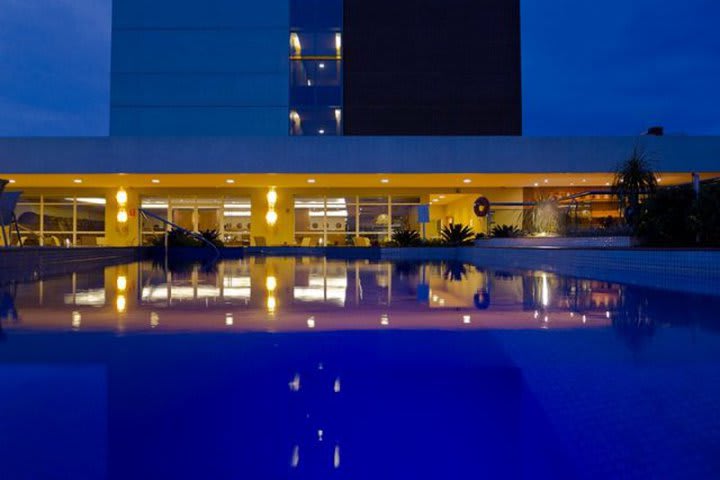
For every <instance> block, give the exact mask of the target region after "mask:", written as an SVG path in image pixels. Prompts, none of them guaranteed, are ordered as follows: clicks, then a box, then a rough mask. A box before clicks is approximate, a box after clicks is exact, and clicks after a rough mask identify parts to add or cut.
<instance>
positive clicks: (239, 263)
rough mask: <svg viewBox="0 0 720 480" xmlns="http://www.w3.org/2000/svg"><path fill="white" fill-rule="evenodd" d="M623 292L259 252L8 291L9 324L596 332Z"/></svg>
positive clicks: (468, 269)
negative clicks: (210, 262)
mask: <svg viewBox="0 0 720 480" xmlns="http://www.w3.org/2000/svg"><path fill="white" fill-rule="evenodd" d="M622 292H623V287H622V286H620V285H613V284H608V283H605V282H597V281H592V280H581V279H571V278H564V277H559V276H556V275H553V274H550V273H546V272H536V271H522V272H520V271H518V272H509V271H492V270H484V269H481V268H478V267H475V266H473V265H467V264H462V263H454V262H445V263H397V264H395V263H391V262H374V261H369V260H353V261H339V260H328V259H324V258H294V257H287V258H266V257H255V258H249V259H243V260H235V261H225V262H221V263H218V264H216V265H213V266H209V267H208V266H203V265H200V264H190V265H186V266H185V267H184V268H181V269H172V270H165V269H163V268H160V267H158V265H154V264H153V263H152V262H143V263H136V264H129V265H121V266H111V267H106V268H105V269H104V271H102V272H90V273H87V272H82V273H80V272H79V273H73V274H71V275H67V276H60V277H54V278H49V279H44V280H39V281H37V282H34V283H27V284H18V285H14V286H13V292H12V294H10V293H9V290H8V289H7V288H6V289H5V290H3V311H4V312H10V311H16V312H19V313H18V314H13V315H14V318H15V321H14V322H6V324H7V325H6V326H7V328H13V329H51V330H52V329H57V330H66V329H72V330H76V331H97V330H115V331H121V332H124V331H146V330H159V331H162V330H180V331H271V332H272V331H298V330H307V329H316V330H345V329H350V330H353V329H379V328H385V329H387V328H392V329H407V328H411V329H458V328H462V329H468V328H470V329H472V328H543V329H546V328H567V327H575V328H580V327H585V328H587V327H598V326H607V325H610V323H611V318H612V317H611V316H610V315H609V314H608V312H609V311H611V310H614V309H616V308H617V307H618V305H619V303H620V302H621V299H622ZM11 304H12V308H13V309H14V310H11V307H9V306H6V305H11ZM6 316H7V314H6ZM79 318H82V322H80V321H79V320H78V319H79Z"/></svg>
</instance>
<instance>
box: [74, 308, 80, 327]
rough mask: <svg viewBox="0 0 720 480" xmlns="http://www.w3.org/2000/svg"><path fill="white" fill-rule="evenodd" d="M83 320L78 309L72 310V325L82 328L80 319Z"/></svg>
mask: <svg viewBox="0 0 720 480" xmlns="http://www.w3.org/2000/svg"><path fill="white" fill-rule="evenodd" d="M81 320H82V315H80V312H78V311H77V310H76V311H74V312H72V327H73V328H75V329H77V328H80V321H81Z"/></svg>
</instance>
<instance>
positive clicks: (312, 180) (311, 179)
mask: <svg viewBox="0 0 720 480" xmlns="http://www.w3.org/2000/svg"><path fill="white" fill-rule="evenodd" d="M307 182H308V183H315V179H314V178H308V179H307Z"/></svg>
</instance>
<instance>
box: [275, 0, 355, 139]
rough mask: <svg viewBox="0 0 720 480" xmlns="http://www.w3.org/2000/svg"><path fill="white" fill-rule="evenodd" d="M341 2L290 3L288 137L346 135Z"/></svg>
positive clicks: (293, 0) (308, 0)
mask: <svg viewBox="0 0 720 480" xmlns="http://www.w3.org/2000/svg"><path fill="white" fill-rule="evenodd" d="M342 4H343V2H342V0H290V32H289V35H290V37H289V38H290V42H289V55H288V56H289V59H290V82H289V85H290V92H289V93H290V112H289V113H290V116H289V122H290V128H289V132H290V135H324V136H332V135H342V97H343V93H342V89H343V78H342V70H343V63H342V48H343V39H342V24H343V18H342V12H343V8H342Z"/></svg>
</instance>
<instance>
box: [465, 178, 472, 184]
mask: <svg viewBox="0 0 720 480" xmlns="http://www.w3.org/2000/svg"><path fill="white" fill-rule="evenodd" d="M470 182H472V180H470V179H469V178H466V179H464V180H463V183H470Z"/></svg>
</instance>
